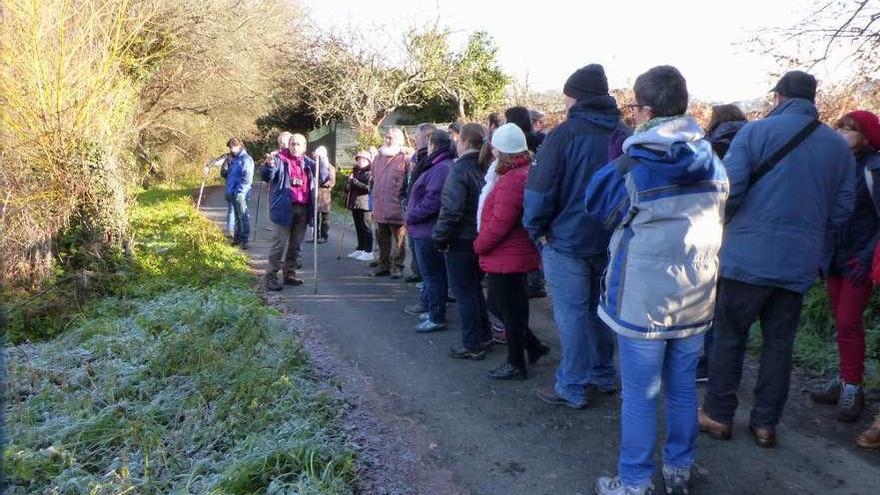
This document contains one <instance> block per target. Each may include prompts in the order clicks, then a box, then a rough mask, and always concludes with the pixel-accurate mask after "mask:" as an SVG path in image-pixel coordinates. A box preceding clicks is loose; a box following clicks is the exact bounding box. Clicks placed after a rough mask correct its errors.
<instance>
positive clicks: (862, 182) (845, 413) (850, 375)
mask: <svg viewBox="0 0 880 495" xmlns="http://www.w3.org/2000/svg"><path fill="white" fill-rule="evenodd" d="M834 127H835V129H836V130H837V132H838V133H839V134H840V135H841V137H843V139H845V140H846V142H847V144H849V147H850V149H851V150H852V151H853V154H854V155H855V157H856V166H857V167H858V168H857V174H856V177H857V185H856V206H855V210H854V211H853V215H852V218H851V219H850V221H849V223H847V224H846V225H844V226H843V227H842V228H841V229H839V230H838V231H837V232H836V233H835V239H834V245H833V249H834V251H833V257H832V258H831V259H832V262H831V268H830V270H829V273H828V294H829V296H830V299H831V309H832V313H833V314H834V320H835V323H836V325H837V348H838V352H839V353H840V376H839V377H837V378H834V379H833V380H831V381H829V382H828V383H825V384H822V385H821V386H820V387H819V388H818V389H817V390H815V391H813V393H811V394H810V398H811V399H812V400H813V401H814V402H817V403H819V404H831V405H833V404H837V406H838V411H837V419H838V420H840V421H843V422H852V421H856V420H857V419H859V417H860V416H861V415H862V412H863V410H864V407H865V393H864V390H863V389H862V379H863V377H864V373H865V326H864V316H863V315H864V312H865V308H866V307H867V305H868V301H869V300H870V299H871V293H872V290H873V287H872V284H871V265H872V263H873V258H874V250H875V248H876V246H877V242H878V239H880V216H878V214H877V211H878V207H880V153H878V151H877V150H878V149H880V120H878V119H877V116H876V115H875V114H873V113H871V112H867V111H864V110H859V111H855V112H850V113H848V114H846V115H844V116H843V117H841V118H840V119H839V120H838V121H837V122H836V123H835V125H834ZM877 426H878V430H877V435H876V440H875V442H876V443H877V445H878V446H880V424H878V425H877Z"/></svg>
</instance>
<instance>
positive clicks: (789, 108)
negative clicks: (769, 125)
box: [765, 98, 819, 119]
mask: <svg viewBox="0 0 880 495" xmlns="http://www.w3.org/2000/svg"><path fill="white" fill-rule="evenodd" d="M789 113H790V114H800V115H806V116H808V117H813V118H814V119H817V118H819V109H818V108H816V104H815V103H813V102H812V101H810V100H807V99H804V98H792V99H790V100H788V101H786V102H785V103H783V104H782V105H777V106H776V107H774V108H773V110H770V112H769V113H768V114H767V117H774V116H776V115H783V114H789ZM765 118H766V117H765Z"/></svg>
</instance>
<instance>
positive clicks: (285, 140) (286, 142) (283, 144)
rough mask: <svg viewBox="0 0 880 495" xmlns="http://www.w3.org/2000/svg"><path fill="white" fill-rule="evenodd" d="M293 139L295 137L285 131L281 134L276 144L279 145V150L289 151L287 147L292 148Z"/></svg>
mask: <svg viewBox="0 0 880 495" xmlns="http://www.w3.org/2000/svg"><path fill="white" fill-rule="evenodd" d="M291 137H293V134H291V133H289V132H287V131H284V132H282V133H281V134H279V135H278V139H277V140H276V142H277V143H278V148H280V149H287V147H288V146H290V138H291Z"/></svg>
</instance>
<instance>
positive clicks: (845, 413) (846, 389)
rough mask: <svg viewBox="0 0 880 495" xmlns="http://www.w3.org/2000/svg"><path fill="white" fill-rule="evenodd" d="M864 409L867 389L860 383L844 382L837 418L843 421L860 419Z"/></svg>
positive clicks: (848, 421) (849, 421)
mask: <svg viewBox="0 0 880 495" xmlns="http://www.w3.org/2000/svg"><path fill="white" fill-rule="evenodd" d="M864 410H865V390H864V389H863V388H862V387H861V386H860V385H853V384H852V383H843V386H842V387H841V393H840V402H839V403H838V404H837V420H838V421H840V422H843V423H852V422H854V421H858V419H859V418H861V417H862V412H864Z"/></svg>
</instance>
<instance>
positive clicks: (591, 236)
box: [523, 95, 620, 256]
mask: <svg viewBox="0 0 880 495" xmlns="http://www.w3.org/2000/svg"><path fill="white" fill-rule="evenodd" d="M619 127H620V111H619V110H618V109H617V102H616V101H615V100H614V98H612V97H611V96H607V95H605V96H595V97H590V98H586V99H582V100H579V101H578V102H577V103H576V104H575V105H574V106H573V107H572V108H571V109H570V110H569V111H568V120H566V121H565V122H563V123H562V124H560V125H559V126H558V127H556V129H554V130H553V132H551V133H550V135H549V136H547V139H546V140H544V144H543V145H542V146H541V149H540V150H538V156H537V158H536V160H535V165H534V166H533V167H532V170H531V172H530V173H529V180H528V181H527V182H526V192H525V213H524V215H523V225H524V226H525V228H526V230H527V231H528V232H529V236H531V238H532V240H533V241H535V242H537V241H538V239H539V238H541V237H546V238H547V240H548V242H549V243H550V245H552V246H553V248H554V249H556V250H558V251H560V252H563V253H566V254H569V255H573V256H592V255H597V254H604V253H605V251H606V250H607V249H608V239H609V235H610V234H609V233H608V231H606V230H605V229H604V228H603V227H602V224H601V223H600V222H598V221H596V220H595V219H593V218H590V217H588V216H587V215H586V214H585V213H584V191H585V190H586V188H587V184H588V183H589V182H590V179H591V178H592V177H593V174H594V173H595V172H596V171H597V170H599V168H601V167H602V166H603V165H605V164H606V163H608V162H609V156H608V153H609V148H610V142H611V134H612V133H613V132H614V131H615V129H618V128H619Z"/></svg>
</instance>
